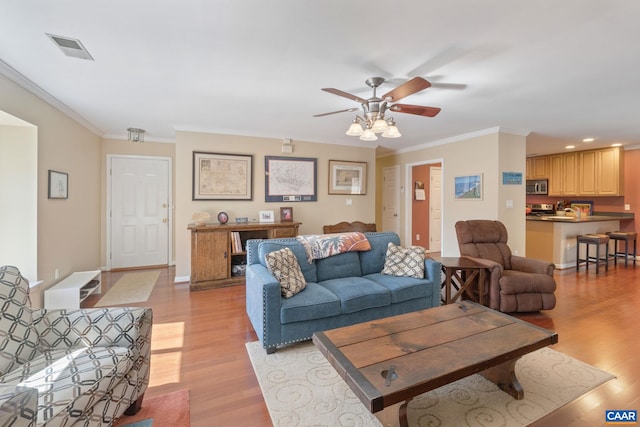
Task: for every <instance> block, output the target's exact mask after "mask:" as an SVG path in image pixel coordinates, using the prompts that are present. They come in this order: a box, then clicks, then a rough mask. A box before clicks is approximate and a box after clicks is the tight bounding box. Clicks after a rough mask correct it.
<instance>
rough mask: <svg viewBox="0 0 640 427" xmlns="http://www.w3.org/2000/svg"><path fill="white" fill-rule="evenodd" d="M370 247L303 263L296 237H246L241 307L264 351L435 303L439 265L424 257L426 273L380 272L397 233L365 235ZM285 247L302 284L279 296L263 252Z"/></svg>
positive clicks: (278, 285)
mask: <svg viewBox="0 0 640 427" xmlns="http://www.w3.org/2000/svg"><path fill="white" fill-rule="evenodd" d="M364 234H365V236H366V237H367V239H368V240H369V243H370V245H371V250H369V251H363V252H345V253H341V254H338V255H334V256H330V257H328V258H324V259H316V260H313V261H312V263H309V262H308V261H307V253H306V251H305V248H304V246H303V245H302V243H300V242H299V241H298V240H297V239H295V238H281V239H269V240H265V239H254V240H248V241H247V271H246V299H247V301H246V310H247V314H248V316H249V319H250V320H251V323H252V325H253V328H254V329H255V331H256V334H257V335H258V338H259V339H260V342H261V343H262V346H263V347H264V348H265V349H266V351H267V353H273V352H275V351H276V348H277V347H278V346H283V345H287V344H290V343H293V342H296V341H304V340H308V339H310V338H311V336H312V335H313V333H314V332H317V331H324V330H328V329H334V328H339V327H342V326H347V325H352V324H356V323H361V322H366V321H370V320H374V319H380V318H383V317H389V316H395V315H398V314H403V313H408V312H412V311H417V310H422V309H425V308H430V307H436V306H439V305H440V263H439V262H437V261H434V260H432V259H429V258H427V259H425V277H424V279H417V278H413V277H396V276H390V275H384V274H381V271H382V270H383V267H384V262H385V256H386V251H387V246H388V243H389V242H393V243H394V244H396V245H400V238H399V237H398V235H397V234H396V233H389V232H372V233H364ZM285 247H288V248H290V249H291V250H292V252H293V253H294V254H295V256H296V258H297V260H298V263H299V264H300V267H301V269H302V273H303V275H304V277H305V281H306V282H307V285H306V288H305V289H304V290H303V291H302V292H300V293H298V294H296V295H294V296H293V297H291V298H283V297H282V296H281V293H280V284H279V283H278V281H277V280H276V278H275V277H274V276H273V275H272V274H271V273H270V272H269V270H268V268H267V266H266V261H265V255H266V254H268V253H269V252H273V251H277V250H280V249H283V248H285Z"/></svg>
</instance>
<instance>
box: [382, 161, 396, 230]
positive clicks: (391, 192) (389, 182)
mask: <svg viewBox="0 0 640 427" xmlns="http://www.w3.org/2000/svg"><path fill="white" fill-rule="evenodd" d="M382 180H383V184H382V185H383V191H382V230H383V231H393V232H395V233H398V234H400V166H390V167H386V168H384V169H383V170H382Z"/></svg>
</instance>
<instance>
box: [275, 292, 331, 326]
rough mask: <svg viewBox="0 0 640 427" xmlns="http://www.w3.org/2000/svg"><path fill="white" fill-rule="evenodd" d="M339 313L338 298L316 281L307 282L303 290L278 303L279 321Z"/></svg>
mask: <svg viewBox="0 0 640 427" xmlns="http://www.w3.org/2000/svg"><path fill="white" fill-rule="evenodd" d="M339 314H340V299H339V298H338V297H337V296H336V295H335V294H333V293H332V292H330V291H329V290H327V289H326V288H324V287H322V286H320V285H318V284H317V283H307V287H306V288H305V290H304V292H300V293H299V294H297V295H295V296H294V297H293V298H289V299H283V300H282V301H281V304H280V321H281V323H283V324H284V323H293V322H302V321H305V320H313V319H322V318H324V317H332V316H338V315H339Z"/></svg>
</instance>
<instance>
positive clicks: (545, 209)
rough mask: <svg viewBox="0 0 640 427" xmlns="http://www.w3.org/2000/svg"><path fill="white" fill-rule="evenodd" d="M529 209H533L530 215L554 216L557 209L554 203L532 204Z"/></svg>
mask: <svg viewBox="0 0 640 427" xmlns="http://www.w3.org/2000/svg"><path fill="white" fill-rule="evenodd" d="M527 207H528V208H531V213H530V214H529V215H537V216H541V215H553V214H554V213H555V212H556V207H555V206H554V205H553V204H552V203H530V204H527Z"/></svg>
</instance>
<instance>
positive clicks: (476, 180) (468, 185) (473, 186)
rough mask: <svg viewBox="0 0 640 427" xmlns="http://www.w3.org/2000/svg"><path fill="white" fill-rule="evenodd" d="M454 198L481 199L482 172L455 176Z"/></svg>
mask: <svg viewBox="0 0 640 427" xmlns="http://www.w3.org/2000/svg"><path fill="white" fill-rule="evenodd" d="M454 188H455V198H456V200H482V174H481V173H479V174H476V175H466V176H456V177H455V183H454Z"/></svg>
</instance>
